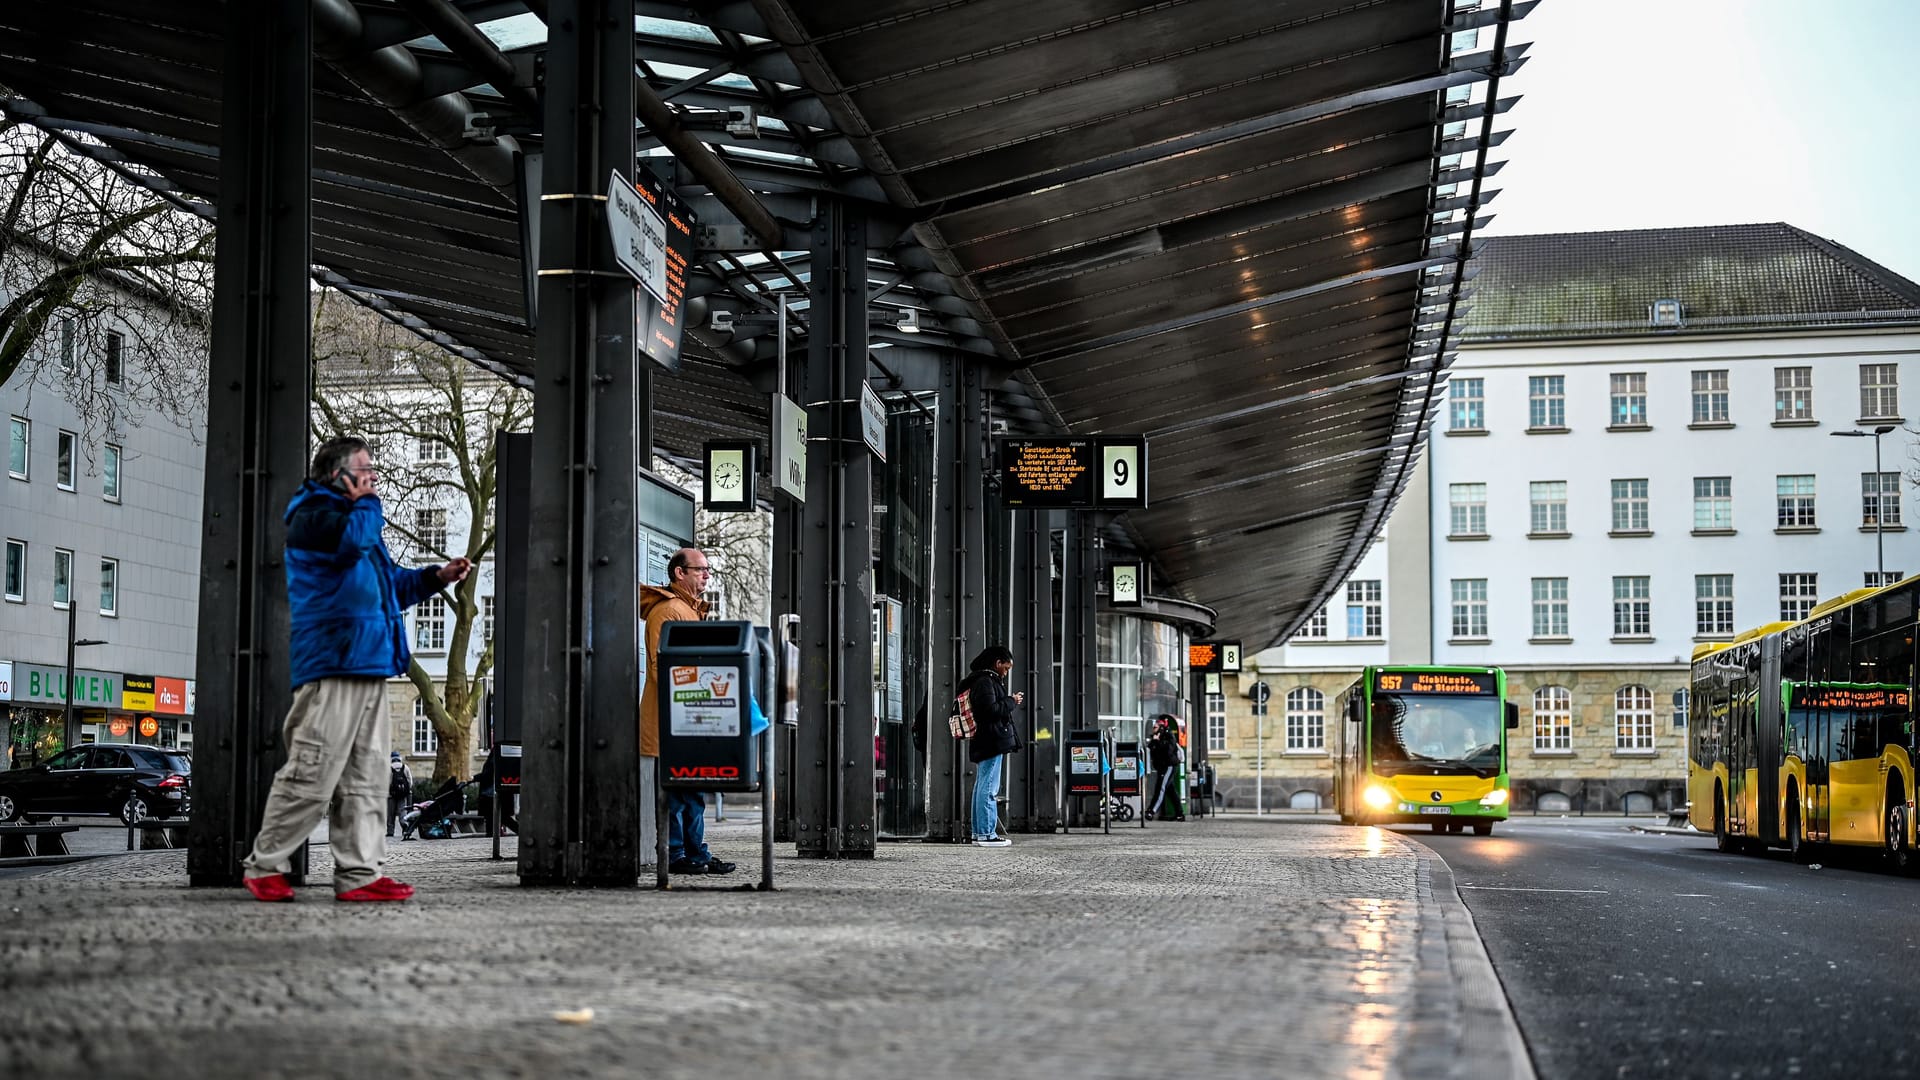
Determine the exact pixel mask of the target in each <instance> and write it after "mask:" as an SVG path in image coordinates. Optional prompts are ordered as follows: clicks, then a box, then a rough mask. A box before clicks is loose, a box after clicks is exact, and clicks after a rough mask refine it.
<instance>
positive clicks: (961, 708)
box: [947, 690, 975, 739]
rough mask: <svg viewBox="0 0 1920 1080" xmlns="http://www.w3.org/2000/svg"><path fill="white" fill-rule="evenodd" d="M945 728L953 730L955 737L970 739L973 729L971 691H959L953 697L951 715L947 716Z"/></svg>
mask: <svg viewBox="0 0 1920 1080" xmlns="http://www.w3.org/2000/svg"><path fill="white" fill-rule="evenodd" d="M947 730H949V731H951V732H953V737H954V738H956V739H971V738H973V733H974V730H975V725H974V722H973V692H972V691H971V690H962V691H960V696H959V697H956V698H954V699H953V715H952V716H949V717H947Z"/></svg>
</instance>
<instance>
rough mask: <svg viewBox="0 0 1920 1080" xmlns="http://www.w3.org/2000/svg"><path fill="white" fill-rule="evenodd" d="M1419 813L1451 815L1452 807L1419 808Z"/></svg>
mask: <svg viewBox="0 0 1920 1080" xmlns="http://www.w3.org/2000/svg"><path fill="white" fill-rule="evenodd" d="M1420 812H1421V813H1423V814H1451V813H1453V807H1451V806H1423V807H1421V808H1420Z"/></svg>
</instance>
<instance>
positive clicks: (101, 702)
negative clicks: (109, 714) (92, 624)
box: [13, 664, 120, 709]
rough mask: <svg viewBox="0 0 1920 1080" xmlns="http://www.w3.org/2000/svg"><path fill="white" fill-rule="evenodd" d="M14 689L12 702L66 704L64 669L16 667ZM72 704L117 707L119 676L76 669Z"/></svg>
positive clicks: (118, 700) (39, 666)
mask: <svg viewBox="0 0 1920 1080" xmlns="http://www.w3.org/2000/svg"><path fill="white" fill-rule="evenodd" d="M14 667H15V672H14V674H15V679H14V688H13V699H14V700H15V701H24V702H33V703H38V704H42V705H65V704H66V703H67V694H66V684H67V669H66V668H57V667H45V666H42V665H40V664H16V665H14ZM73 703H74V704H75V705H92V706H97V707H99V708H104V709H117V708H119V707H120V675H119V673H118V672H113V671H94V670H92V669H90V668H78V669H76V670H75V671H74V673H73Z"/></svg>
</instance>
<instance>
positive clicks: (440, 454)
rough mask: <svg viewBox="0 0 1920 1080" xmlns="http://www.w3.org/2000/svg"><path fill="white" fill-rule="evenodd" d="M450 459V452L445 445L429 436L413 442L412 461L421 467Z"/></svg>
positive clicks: (423, 436)
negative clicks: (421, 465) (418, 463)
mask: <svg viewBox="0 0 1920 1080" xmlns="http://www.w3.org/2000/svg"><path fill="white" fill-rule="evenodd" d="M451 457H452V452H451V451H449V450H448V449H447V444H446V443H444V442H441V441H440V440H439V439H436V438H434V437H433V436H431V435H422V436H420V437H419V438H417V439H415V440H414V460H415V461H418V462H420V463H421V464H423V465H424V464H431V463H433V462H439V461H447V460H449V459H450V458H451Z"/></svg>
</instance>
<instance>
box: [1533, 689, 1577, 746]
mask: <svg viewBox="0 0 1920 1080" xmlns="http://www.w3.org/2000/svg"><path fill="white" fill-rule="evenodd" d="M1533 748H1534V749H1535V750H1571V749H1573V691H1571V690H1568V689H1567V688H1566V687H1564V686H1543V687H1541V688H1540V689H1538V690H1535V691H1534V692H1533Z"/></svg>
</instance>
